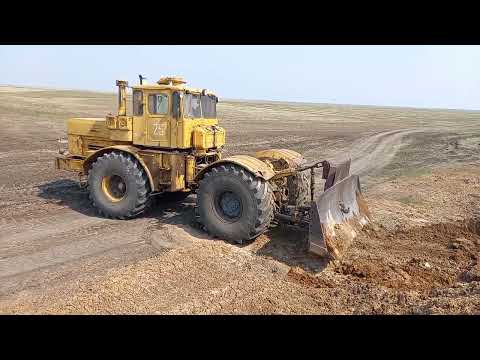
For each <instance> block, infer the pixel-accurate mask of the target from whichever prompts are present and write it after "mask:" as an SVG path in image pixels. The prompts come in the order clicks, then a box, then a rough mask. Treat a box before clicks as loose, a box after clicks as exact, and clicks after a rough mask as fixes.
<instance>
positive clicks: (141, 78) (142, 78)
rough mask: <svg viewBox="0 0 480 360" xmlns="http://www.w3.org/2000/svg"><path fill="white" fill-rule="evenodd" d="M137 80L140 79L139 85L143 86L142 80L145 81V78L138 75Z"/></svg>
mask: <svg viewBox="0 0 480 360" xmlns="http://www.w3.org/2000/svg"><path fill="white" fill-rule="evenodd" d="M138 78H139V79H140V85H142V84H143V80H145V79H146V77H145V76H142V75H140V74H139V75H138Z"/></svg>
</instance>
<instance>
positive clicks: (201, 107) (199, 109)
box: [183, 94, 217, 119]
mask: <svg viewBox="0 0 480 360" xmlns="http://www.w3.org/2000/svg"><path fill="white" fill-rule="evenodd" d="M183 114H184V115H183V116H184V117H186V118H192V119H198V118H205V119H213V118H216V117H217V98H216V97H215V96H213V95H197V94H185V97H184V99H183Z"/></svg>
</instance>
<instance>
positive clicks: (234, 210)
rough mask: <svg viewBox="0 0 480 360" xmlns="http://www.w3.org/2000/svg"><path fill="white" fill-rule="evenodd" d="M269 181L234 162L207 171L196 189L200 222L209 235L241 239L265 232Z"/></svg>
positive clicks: (269, 209)
mask: <svg viewBox="0 0 480 360" xmlns="http://www.w3.org/2000/svg"><path fill="white" fill-rule="evenodd" d="M273 208H274V199H273V193H272V190H271V188H270V185H269V184H268V182H266V181H265V180H263V179H260V178H257V177H255V176H253V175H252V174H251V173H249V172H248V171H246V170H245V169H243V168H241V167H239V166H236V165H230V164H228V165H221V166H218V167H215V168H213V169H211V170H210V171H209V172H208V173H206V174H205V175H204V177H203V179H202V180H201V181H200V183H199V188H198V191H197V209H196V210H197V211H196V212H197V215H198V220H199V222H200V223H201V224H202V225H203V226H204V227H205V228H206V230H207V232H208V233H209V234H210V235H213V236H216V237H219V238H222V239H225V240H230V241H234V242H237V243H240V244H242V243H244V242H247V241H249V240H252V239H254V238H255V237H257V236H258V235H260V234H261V233H263V232H265V231H266V230H267V229H268V226H269V225H270V222H271V221H272V219H273Z"/></svg>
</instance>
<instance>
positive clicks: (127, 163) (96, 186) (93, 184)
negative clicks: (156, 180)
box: [88, 152, 150, 219]
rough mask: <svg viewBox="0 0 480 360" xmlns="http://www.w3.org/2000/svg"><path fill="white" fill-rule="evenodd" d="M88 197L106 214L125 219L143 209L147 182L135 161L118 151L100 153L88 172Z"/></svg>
mask: <svg viewBox="0 0 480 360" xmlns="http://www.w3.org/2000/svg"><path fill="white" fill-rule="evenodd" d="M88 188H89V196H90V200H91V201H92V203H93V206H94V207H95V208H96V209H97V211H98V212H99V213H100V214H101V215H103V216H106V217H109V218H116V219H129V218H132V217H135V216H137V215H139V214H141V213H142V212H144V211H145V209H146V207H147V204H148V195H149V192H150V185H149V183H148V178H147V175H146V174H145V171H144V170H143V168H142V167H141V166H140V164H139V163H138V162H137V160H136V159H135V158H134V157H133V156H131V155H128V154H125V153H122V152H111V153H108V154H105V155H102V156H100V157H99V158H98V159H97V160H96V161H95V162H94V163H93V165H92V168H91V169H90V171H89V173H88Z"/></svg>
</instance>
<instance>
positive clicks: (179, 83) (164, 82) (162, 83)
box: [131, 76, 215, 95]
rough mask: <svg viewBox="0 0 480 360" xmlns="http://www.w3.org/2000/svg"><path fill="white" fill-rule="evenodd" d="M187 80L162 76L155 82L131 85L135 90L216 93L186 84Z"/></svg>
mask: <svg viewBox="0 0 480 360" xmlns="http://www.w3.org/2000/svg"><path fill="white" fill-rule="evenodd" d="M185 84H186V81H185V80H184V79H183V78H181V77H173V76H169V77H162V78H160V80H158V81H157V82H156V83H154V84H141V85H140V84H138V85H134V86H131V88H132V89H134V90H177V91H183V92H186V93H193V94H201V93H203V92H205V94H207V95H215V94H214V93H213V92H212V91H209V90H207V89H199V88H193V87H189V86H186V85H185Z"/></svg>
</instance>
